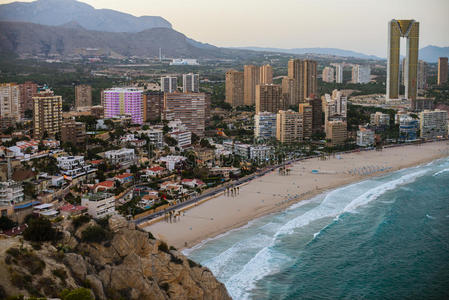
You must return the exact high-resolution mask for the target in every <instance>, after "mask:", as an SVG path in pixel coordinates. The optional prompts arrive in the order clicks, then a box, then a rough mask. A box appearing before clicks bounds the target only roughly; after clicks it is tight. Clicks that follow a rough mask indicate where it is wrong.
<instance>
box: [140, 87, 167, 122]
mask: <svg viewBox="0 0 449 300" xmlns="http://www.w3.org/2000/svg"><path fill="white" fill-rule="evenodd" d="M163 108H164V92H159V91H146V92H145V93H144V94H143V121H144V122H148V121H157V120H161V119H162V110H163Z"/></svg>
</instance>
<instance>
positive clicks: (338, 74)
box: [335, 64, 344, 83]
mask: <svg viewBox="0 0 449 300" xmlns="http://www.w3.org/2000/svg"><path fill="white" fill-rule="evenodd" d="M343 69H344V65H343V64H335V82H336V83H343Z"/></svg>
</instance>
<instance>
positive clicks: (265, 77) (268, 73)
mask: <svg viewBox="0 0 449 300" xmlns="http://www.w3.org/2000/svg"><path fill="white" fill-rule="evenodd" d="M259 72H260V80H259V82H260V83H261V84H271V83H273V68H272V67H271V66H270V65H263V66H261V67H260V71H259Z"/></svg>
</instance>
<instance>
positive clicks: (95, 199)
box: [81, 193, 116, 219]
mask: <svg viewBox="0 0 449 300" xmlns="http://www.w3.org/2000/svg"><path fill="white" fill-rule="evenodd" d="M81 205H82V206H84V207H87V213H88V214H89V215H90V216H91V217H92V218H94V219H102V218H106V217H108V216H113V215H115V214H116V212H115V197H114V195H113V194H109V193H95V194H88V195H86V196H84V197H83V198H81Z"/></svg>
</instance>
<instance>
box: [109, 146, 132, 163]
mask: <svg viewBox="0 0 449 300" xmlns="http://www.w3.org/2000/svg"><path fill="white" fill-rule="evenodd" d="M104 157H105V158H106V159H107V160H109V161H110V163H111V164H119V165H131V164H133V163H134V161H135V159H136V156H135V153H134V149H128V148H122V149H119V150H109V151H106V152H105V153H104Z"/></svg>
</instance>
